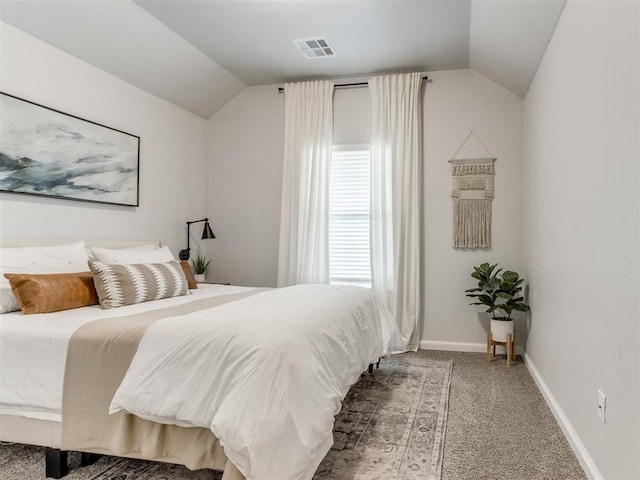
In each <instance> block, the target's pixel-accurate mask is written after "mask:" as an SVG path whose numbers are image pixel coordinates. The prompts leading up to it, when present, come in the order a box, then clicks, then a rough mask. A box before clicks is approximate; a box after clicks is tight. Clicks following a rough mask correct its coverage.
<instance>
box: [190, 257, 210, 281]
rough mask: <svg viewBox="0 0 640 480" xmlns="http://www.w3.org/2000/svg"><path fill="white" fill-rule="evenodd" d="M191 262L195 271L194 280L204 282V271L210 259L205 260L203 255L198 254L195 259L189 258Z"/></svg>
mask: <svg viewBox="0 0 640 480" xmlns="http://www.w3.org/2000/svg"><path fill="white" fill-rule="evenodd" d="M191 263H192V264H193V269H194V271H195V274H194V277H196V282H198V283H202V282H204V273H205V272H206V271H207V267H208V266H209V264H210V263H211V260H207V259H206V258H205V257H204V256H202V255H198V256H196V258H195V259H193V260H191Z"/></svg>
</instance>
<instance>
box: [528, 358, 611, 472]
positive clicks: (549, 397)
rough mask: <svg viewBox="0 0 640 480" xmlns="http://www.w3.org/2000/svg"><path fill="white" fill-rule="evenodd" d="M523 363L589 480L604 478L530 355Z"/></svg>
mask: <svg viewBox="0 0 640 480" xmlns="http://www.w3.org/2000/svg"><path fill="white" fill-rule="evenodd" d="M524 363H525V364H526V365H527V368H528V369H529V373H530V374H531V376H532V377H533V380H534V381H535V382H536V385H537V386H538V389H539V390H540V392H542V396H543V397H544V399H545V401H546V402H547V405H549V409H551V413H553V416H554V417H555V418H556V421H557V422H558V425H560V429H561V430H562V432H563V433H564V436H565V437H566V439H567V441H568V442H569V445H570V446H571V449H572V450H573V453H575V454H576V457H578V461H579V462H580V465H581V466H582V469H583V470H584V471H585V473H586V474H587V476H588V477H589V479H590V480H604V477H603V476H602V474H601V473H600V471H599V470H598V467H596V464H595V463H594V462H593V459H592V458H591V455H589V452H588V451H587V449H586V448H585V446H584V444H583V443H582V441H581V440H580V437H579V436H578V433H577V432H576V431H575V429H574V428H573V426H572V425H571V422H569V419H568V418H567V416H566V415H565V413H564V411H563V410H562V408H560V405H559V404H558V402H557V401H556V399H555V397H554V396H553V394H552V393H551V390H549V387H548V386H547V384H546V383H545V381H544V380H543V379H542V376H541V375H540V372H539V371H538V369H537V368H536V366H535V364H534V363H533V362H532V361H531V357H529V356H528V355H527V354H526V353H525V355H524Z"/></svg>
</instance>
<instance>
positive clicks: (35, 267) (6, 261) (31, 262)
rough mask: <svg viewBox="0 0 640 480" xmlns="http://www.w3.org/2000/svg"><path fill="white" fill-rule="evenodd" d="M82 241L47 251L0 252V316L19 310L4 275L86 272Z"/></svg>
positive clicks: (53, 247)
mask: <svg viewBox="0 0 640 480" xmlns="http://www.w3.org/2000/svg"><path fill="white" fill-rule="evenodd" d="M88 261H89V257H88V256H87V252H86V250H85V248H84V241H79V242H74V243H71V244H65V245H54V246H50V247H16V248H0V313H7V312H13V311H16V310H20V307H19V306H18V302H17V301H16V298H15V297H14V296H13V292H12V291H11V286H10V284H9V281H8V280H7V279H6V278H4V274H5V273H74V272H87V271H88V270H89V266H88V264H87V262H88Z"/></svg>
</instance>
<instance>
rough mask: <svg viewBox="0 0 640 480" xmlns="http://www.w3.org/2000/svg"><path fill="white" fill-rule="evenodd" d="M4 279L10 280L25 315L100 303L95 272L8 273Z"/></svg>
mask: <svg viewBox="0 0 640 480" xmlns="http://www.w3.org/2000/svg"><path fill="white" fill-rule="evenodd" d="M4 276H5V277H6V278H7V279H8V280H9V283H10V284H11V289H12V290H13V294H14V295H15V297H16V299H17V300H18V304H19V305H20V308H21V309H22V313H24V314H25V315H30V314H32V313H50V312H58V311H60V310H70V309H72V308H80V307H86V306H87V305H96V304H97V303H98V294H97V293H96V289H95V287H94V285H93V274H92V273H91V272H82V273H51V274H44V275H42V274H23V273H5V274H4Z"/></svg>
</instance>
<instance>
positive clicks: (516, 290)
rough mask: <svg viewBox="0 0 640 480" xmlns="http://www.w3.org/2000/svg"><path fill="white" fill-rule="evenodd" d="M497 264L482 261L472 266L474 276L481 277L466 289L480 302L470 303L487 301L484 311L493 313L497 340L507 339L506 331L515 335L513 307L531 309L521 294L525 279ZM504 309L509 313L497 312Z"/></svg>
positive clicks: (493, 334) (514, 308) (522, 309)
mask: <svg viewBox="0 0 640 480" xmlns="http://www.w3.org/2000/svg"><path fill="white" fill-rule="evenodd" d="M497 266H498V264H497V263H496V264H495V265H489V264H488V263H483V264H482V265H480V266H479V267H473V273H472V274H471V276H472V277H473V278H475V279H476V280H477V281H478V286H477V287H476V288H470V289H468V290H465V291H466V293H467V297H472V298H477V299H478V301H477V302H473V303H470V304H469V305H484V306H486V307H487V310H485V312H487V313H490V314H491V335H492V338H493V339H494V340H496V341H498V342H506V341H507V335H508V334H509V333H511V334H512V335H513V327H514V321H513V318H511V314H512V313H513V311H514V310H515V311H518V312H528V311H530V310H531V308H530V307H529V305H527V304H526V303H524V302H523V300H524V298H523V297H522V295H521V292H522V284H523V283H524V279H523V278H520V275H518V273H517V272H512V271H511V270H506V271H504V272H503V271H502V269H501V268H499V269H498V270H496V267H497ZM499 311H502V312H504V313H505V314H506V316H497V315H498V312H499Z"/></svg>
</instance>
